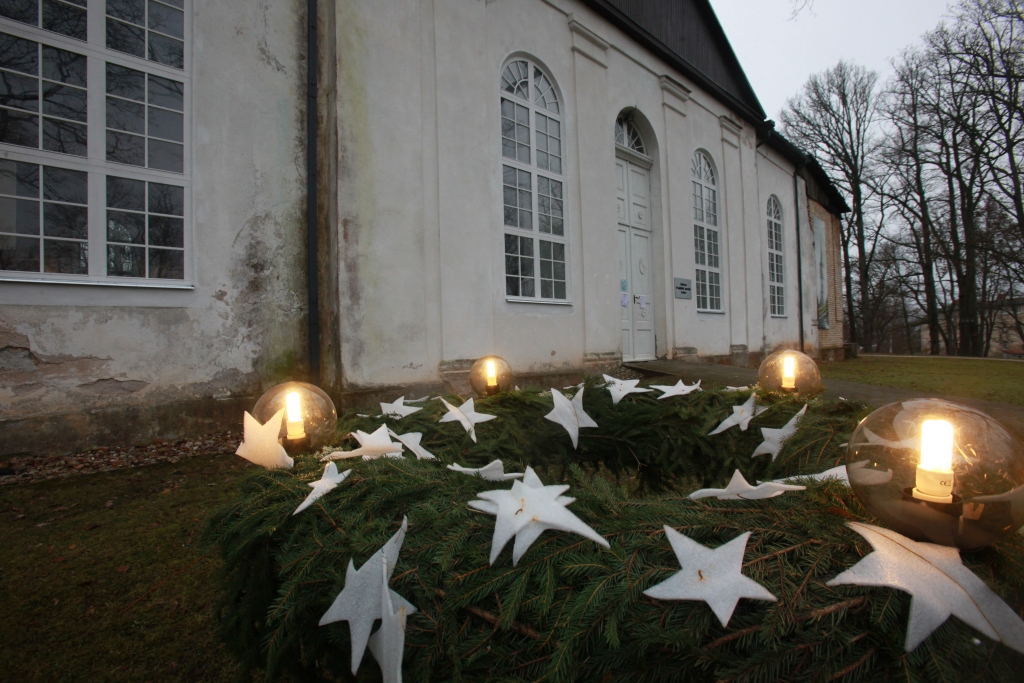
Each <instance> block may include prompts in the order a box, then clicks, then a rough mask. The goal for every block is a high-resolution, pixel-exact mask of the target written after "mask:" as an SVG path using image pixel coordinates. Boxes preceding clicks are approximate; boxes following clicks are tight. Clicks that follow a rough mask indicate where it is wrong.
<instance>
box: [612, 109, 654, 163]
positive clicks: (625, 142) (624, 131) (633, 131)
mask: <svg viewBox="0 0 1024 683" xmlns="http://www.w3.org/2000/svg"><path fill="white" fill-rule="evenodd" d="M615 143H616V144H618V145H622V146H623V147H625V148H626V149H629V150H632V151H634V152H638V153H640V154H644V155H646V154H647V148H646V147H645V146H644V139H643V136H641V135H640V131H639V130H637V127H636V126H635V125H633V122H632V121H630V120H629V118H628V117H625V116H620V117H619V118H618V119H616V121H615Z"/></svg>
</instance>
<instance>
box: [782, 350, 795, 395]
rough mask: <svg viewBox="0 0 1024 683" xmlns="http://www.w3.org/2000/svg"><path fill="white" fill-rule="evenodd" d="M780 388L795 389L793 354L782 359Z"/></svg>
mask: <svg viewBox="0 0 1024 683" xmlns="http://www.w3.org/2000/svg"><path fill="white" fill-rule="evenodd" d="M782 388H783V389H796V358H794V357H793V356H786V357H785V358H783V359H782Z"/></svg>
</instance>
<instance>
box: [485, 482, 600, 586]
mask: <svg viewBox="0 0 1024 683" xmlns="http://www.w3.org/2000/svg"><path fill="white" fill-rule="evenodd" d="M568 489H569V487H568V486H566V485H558V486H543V485H542V484H541V482H540V479H539V478H538V477H537V475H536V473H535V472H534V471H533V468H531V467H527V468H526V476H525V477H524V479H523V481H517V482H515V483H513V484H512V489H511V490H505V489H502V490H497V491H483V492H482V493H478V494H477V496H478V497H479V498H481V499H482V500H472V501H470V502H469V506H470V507H471V508H473V509H475V510H479V511H481V512H486V513H487V514H490V515H496V516H497V519H496V520H495V522H494V537H493V538H492V539H491V558H490V563H491V564H492V565H493V564H494V561H495V560H496V559H498V555H500V554H501V551H502V549H503V548H504V547H505V545H506V544H507V543H508V542H509V540H510V539H511V538H512V537H513V536H515V537H516V543H515V545H514V547H513V548H512V566H515V565H517V564H518V563H519V558H521V557H522V556H523V554H524V553H525V552H526V551H527V549H529V547H530V545H531V544H532V543H533V542H534V541H535V540H537V538H538V537H539V536H540V535H541V534H542V533H543V532H545V531H547V530H548V529H556V530H559V531H570V532H572V533H575V534H579V535H580V536H584V537H585V538H589V539H590V540H592V541H594V542H595V543H599V544H600V545H603V546H604V547H605V548H607V547H609V545H608V541H606V540H605V539H604V538H602V537H601V535H600V534H598V533H597V532H596V531H594V530H593V529H591V528H590V527H589V526H587V525H586V524H584V523H583V521H582V520H581V519H580V518H579V517H577V516H576V515H574V514H573V513H571V512H569V511H568V510H566V509H565V506H566V505H568V504H569V503H570V502H572V500H573V499H571V498H566V497H565V496H562V494H563V493H565V492H566V491H567V490H568Z"/></svg>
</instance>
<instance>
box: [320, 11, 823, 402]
mask: <svg viewBox="0 0 1024 683" xmlns="http://www.w3.org/2000/svg"><path fill="white" fill-rule="evenodd" d="M335 12H336V13H335V15H334V16H333V22H334V29H333V30H334V31H335V32H336V33H335V35H336V39H337V46H338V69H337V72H336V83H334V84H333V86H332V87H333V88H334V89H335V91H336V93H337V104H336V109H335V110H334V111H333V112H332V114H333V119H334V124H335V126H336V133H337V138H338V151H337V158H338V169H337V172H336V176H335V178H334V181H333V182H334V183H335V185H334V187H335V190H334V191H335V192H336V195H337V197H338V199H337V207H338V218H337V231H338V253H339V258H338V260H337V263H338V272H337V273H336V275H335V282H336V283H337V288H338V296H337V301H336V305H335V308H334V309H333V311H332V315H334V316H336V318H337V320H338V327H339V329H340V349H339V350H338V358H339V359H340V372H338V373H337V374H336V375H335V381H336V382H337V386H336V388H337V389H339V390H364V389H370V388H373V387H383V386H389V385H408V384H416V383H430V382H436V381H438V379H439V378H440V377H442V376H443V374H444V373H445V371H449V370H457V369H459V368H462V367H464V366H465V363H466V362H467V361H468V360H470V359H473V358H478V357H480V356H482V355H484V354H487V353H498V354H500V355H502V356H504V357H505V358H506V359H507V360H509V362H510V363H512V365H513V367H514V368H515V369H516V370H517V371H518V372H520V373H551V372H566V371H570V370H572V371H578V370H580V369H583V368H586V367H593V366H594V364H596V363H600V362H602V361H608V360H610V359H614V358H617V357H621V335H620V332H619V307H620V303H619V287H618V277H619V275H618V273H619V271H618V250H617V242H616V233H617V222H616V209H615V189H614V187H615V185H614V183H615V179H614V160H615V147H614V140H613V127H614V122H615V119H616V117H617V116H618V115H619V114H620V113H621V112H623V111H627V110H628V111H632V112H634V114H635V117H636V120H637V122H638V125H639V126H640V127H641V130H642V132H643V133H644V136H645V142H646V143H647V146H648V147H649V151H650V155H651V156H652V157H653V159H654V167H653V168H652V170H651V184H652V190H653V194H654V197H653V202H652V204H653V206H652V209H653V212H654V215H653V217H652V223H653V224H654V228H655V229H654V232H653V244H654V250H653V253H654V255H655V257H654V260H655V264H654V279H655V292H654V297H653V299H654V301H653V302H652V307H653V311H654V314H655V319H656V335H657V354H658V355H659V356H660V357H666V356H668V357H671V356H679V355H686V356H704V357H720V358H721V357H724V358H730V359H733V360H735V361H737V362H743V361H753V362H756V358H757V356H758V355H759V354H760V353H762V352H763V351H764V350H765V349H771V348H774V347H776V346H780V345H790V346H798V345H799V340H798V339H797V337H798V327H799V325H798V322H799V321H798V318H797V315H798V313H797V307H796V301H797V291H796V278H795V272H796V271H795V264H796V259H797V248H796V233H795V227H794V223H793V219H794V217H795V216H796V213H797V210H798V209H797V208H796V207H795V206H794V204H793V202H794V196H793V180H792V173H793V167H792V165H791V164H789V163H788V162H786V161H785V160H784V159H782V158H781V157H779V156H778V155H775V154H774V153H773V152H770V151H766V150H765V149H764V148H762V149H761V150H758V149H757V141H756V136H755V134H754V129H753V127H752V126H751V125H749V124H747V123H744V122H742V121H741V120H740V119H739V118H738V117H736V116H735V115H734V114H732V113H731V112H730V111H729V110H728V108H726V107H725V106H724V105H722V104H721V103H719V102H718V101H716V100H715V99H713V98H712V97H711V96H710V95H708V94H706V93H704V92H703V91H701V90H700V89H699V88H698V87H697V86H696V85H695V84H693V83H692V82H689V81H688V80H687V79H686V78H685V77H683V76H682V75H681V74H679V73H676V72H674V71H673V70H672V69H669V68H668V67H667V66H666V65H664V64H663V63H661V62H660V61H659V60H657V59H656V58H654V57H653V56H651V55H650V54H649V53H647V52H646V51H645V50H644V49H642V48H640V47H639V46H637V45H636V44H635V43H633V42H632V41H631V40H630V39H629V38H628V37H627V36H625V35H624V34H623V33H622V32H621V31H619V30H618V29H616V28H615V27H614V26H612V25H611V24H609V23H608V22H606V21H605V20H603V19H601V18H600V17H598V16H597V15H595V14H594V13H592V12H590V11H589V10H588V9H587V8H586V7H584V6H583V5H582V4H581V3H579V2H575V1H573V0H504V1H503V2H467V1H466V0H432V1H421V0H352V1H350V2H345V3H337V5H336V9H335ZM514 55H524V56H527V57H529V58H530V59H532V60H534V61H536V62H537V63H539V64H540V65H542V66H543V67H544V68H545V69H546V70H548V71H549V72H550V74H551V75H552V77H553V79H554V82H555V85H556V87H557V89H558V91H559V94H560V99H561V101H562V103H563V106H564V128H565V136H564V144H565V146H566V152H565V176H564V177H565V180H566V188H567V193H568V196H567V202H566V206H567V221H566V222H567V226H568V227H567V234H568V235H569V259H568V270H569V280H570V291H571V305H550V304H526V303H512V302H508V301H506V299H505V294H504V287H503V275H504V271H503V243H502V212H501V206H502V201H501V173H500V169H501V157H500V137H499V131H500V125H499V120H500V116H499V90H498V85H499V77H500V73H501V68H502V66H503V64H504V63H505V62H506V60H508V59H509V58H510V57H511V56H514ZM697 149H702V150H705V151H706V152H707V153H708V154H709V155H710V156H711V158H712V159H713V161H714V164H715V166H716V170H717V172H718V176H719V217H720V224H721V228H722V253H723V255H724V267H723V278H724V282H725V287H724V293H723V294H724V309H725V310H724V311H723V312H722V313H698V312H697V311H696V301H695V300H681V299H675V298H674V292H673V278H674V277H683V278H689V279H693V278H694V268H695V265H694V254H693V227H692V216H693V209H692V199H691V196H692V195H691V185H690V162H691V159H692V157H693V154H694V152H695V151H696V150H697ZM801 187H802V186H801ZM770 194H776V195H777V196H778V197H779V200H780V201H781V202H782V205H783V207H784V212H785V215H786V218H785V221H786V225H785V230H786V231H787V239H786V241H785V246H786V258H787V263H788V264H789V265H790V277H789V279H788V282H787V288H788V290H787V294H788V299H789V303H790V310H791V311H792V312H791V313H789V314H788V315H787V316H786V317H785V318H774V319H772V318H770V317H769V316H768V315H767V305H768V304H767V282H766V278H767V255H766V250H765V247H766V237H765V234H764V233H765V221H764V218H765V208H764V207H765V205H766V202H767V198H768V196H769V195H770ZM803 210H804V211H806V206H804V207H803ZM805 215H806V214H805ZM805 220H806V219H805ZM805 227H806V226H805ZM805 239H806V235H805ZM803 253H804V254H805V256H806V255H808V254H811V253H813V246H812V245H811V243H810V242H807V243H806V244H805V245H804V247H803ZM807 279H808V280H810V279H811V278H810V277H808V278H807ZM811 287H812V282H807V281H805V289H807V291H808V292H810V291H813V290H812V289H811ZM805 329H806V337H807V338H806V340H805V347H806V348H808V349H809V350H813V349H814V348H815V346H816V344H817V338H816V334H815V331H814V330H813V329H812V328H811V325H810V316H809V315H808V317H807V319H806V321H805ZM750 353H752V354H754V358H753V359H751V358H749V357H748V354H750Z"/></svg>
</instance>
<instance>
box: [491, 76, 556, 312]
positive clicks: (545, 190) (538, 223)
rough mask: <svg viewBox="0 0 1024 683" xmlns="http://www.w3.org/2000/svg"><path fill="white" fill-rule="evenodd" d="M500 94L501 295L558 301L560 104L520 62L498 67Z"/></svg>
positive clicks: (546, 83)
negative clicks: (503, 265) (502, 282)
mask: <svg viewBox="0 0 1024 683" xmlns="http://www.w3.org/2000/svg"><path fill="white" fill-rule="evenodd" d="M500 92H501V156H502V160H501V172H502V201H503V207H504V210H503V212H502V213H503V224H504V236H505V295H506V296H507V297H511V298H524V299H534V300H544V299H547V300H562V301H564V300H566V299H567V298H568V293H567V282H568V278H567V277H566V260H567V255H566V252H567V251H568V249H567V239H566V228H565V212H564V204H565V186H564V179H563V175H562V167H563V158H564V147H563V144H562V141H563V139H564V128H563V126H562V106H561V103H560V102H559V100H558V94H557V92H556V91H555V88H554V86H553V85H552V83H551V81H550V80H549V79H548V77H547V76H546V75H545V74H544V72H543V71H541V70H540V68H539V67H538V66H537V65H536V64H533V63H532V62H530V61H529V60H527V59H523V58H517V59H514V60H512V61H510V62H508V63H507V64H506V65H505V67H504V68H503V69H502V72H501V86H500ZM531 129H532V134H531Z"/></svg>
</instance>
